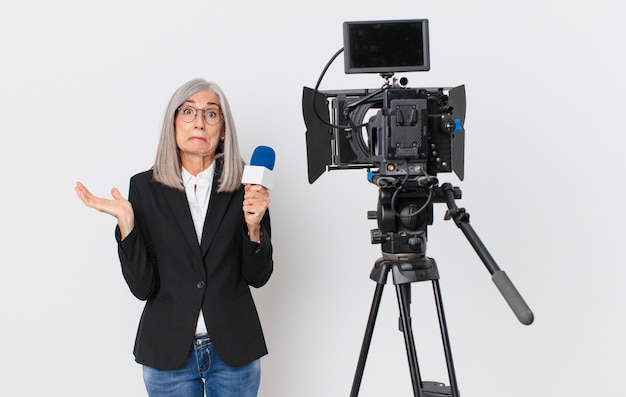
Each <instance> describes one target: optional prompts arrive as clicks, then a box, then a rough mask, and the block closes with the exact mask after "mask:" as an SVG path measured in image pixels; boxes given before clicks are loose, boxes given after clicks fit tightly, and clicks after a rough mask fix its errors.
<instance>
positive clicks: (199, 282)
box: [196, 281, 204, 289]
mask: <svg viewBox="0 0 626 397" xmlns="http://www.w3.org/2000/svg"><path fill="white" fill-rule="evenodd" d="M196 287H197V288H199V289H202V288H204V281H198V284H196Z"/></svg>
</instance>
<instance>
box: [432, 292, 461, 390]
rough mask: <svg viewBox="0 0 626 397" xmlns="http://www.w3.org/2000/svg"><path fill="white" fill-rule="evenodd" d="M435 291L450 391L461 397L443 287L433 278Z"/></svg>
mask: <svg viewBox="0 0 626 397" xmlns="http://www.w3.org/2000/svg"><path fill="white" fill-rule="evenodd" d="M433 293H434V295H435V301H436V304H437V315H438V316H439V329H440V330H441V339H442V341H443V348H444V353H445V355H446V364H447V366H448V378H449V380H450V391H451V392H452V397H459V389H458V386H457V383H456V373H455V371H454V363H453V362H452V348H451V347H450V337H449V336H448V326H447V324H446V316H445V314H444V312H443V300H442V299H441V289H440V288H439V281H438V280H433Z"/></svg>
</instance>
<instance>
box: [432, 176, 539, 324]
mask: <svg viewBox="0 0 626 397" xmlns="http://www.w3.org/2000/svg"><path fill="white" fill-rule="evenodd" d="M441 189H442V191H443V196H444V200H445V202H446V204H447V205H448V210H447V211H446V215H445V218H444V219H445V220H450V219H453V220H454V223H455V224H456V225H457V226H458V227H459V229H461V231H462V232H463V234H464V235H465V237H466V238H467V240H468V241H469V243H470V244H471V245H472V247H474V250H475V251H476V253H477V254H478V256H479V257H480V259H481V260H482V261H483V263H484V264H485V266H486V267H487V270H488V271H489V273H490V274H491V279H492V280H493V282H494V284H495V285H496V287H497V288H498V290H499V291H500V293H501V294H502V296H503V297H504V299H505V300H506V302H507V303H508V304H509V306H510V307H511V310H513V313H515V315H516V316H517V319H518V320H519V321H520V322H521V323H522V324H525V325H530V324H532V322H533V320H534V315H533V312H532V311H531V310H530V308H529V307H528V305H527V304H526V302H525V301H524V299H523V298H522V296H521V295H520V293H519V292H518V291H517V289H516V288H515V286H514V285H513V283H512V282H511V280H510V279H509V277H508V276H507V275H506V273H505V272H504V271H503V270H500V268H499V267H498V264H497V263H496V261H495V260H494V259H493V257H492V256H491V254H490V253H489V251H487V248H486V247H485V245H484V244H483V243H482V241H480V238H479V237H478V235H477V234H476V232H475V231H474V228H472V226H471V225H470V223H469V218H470V216H469V214H468V213H467V212H466V211H465V208H459V207H457V205H456V202H455V199H456V197H455V193H457V192H458V190H455V189H457V188H455V187H453V186H452V185H451V184H450V183H444V184H443V185H441Z"/></svg>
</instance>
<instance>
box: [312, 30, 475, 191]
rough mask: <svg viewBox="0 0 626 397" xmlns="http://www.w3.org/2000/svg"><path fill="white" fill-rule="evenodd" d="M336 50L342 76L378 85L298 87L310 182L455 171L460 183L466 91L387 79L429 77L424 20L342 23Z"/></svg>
mask: <svg viewBox="0 0 626 397" xmlns="http://www.w3.org/2000/svg"><path fill="white" fill-rule="evenodd" d="M343 50H344V52H345V72H346V73H379V74H380V75H381V76H382V77H383V78H384V79H385V84H384V85H383V86H382V88H380V89H357V90H330V91H321V90H318V89H317V88H316V89H311V88H307V87H304V90H303V95H302V107H303V114H304V121H305V124H306V126H307V133H306V140H307V158H308V171H309V182H310V183H313V182H314V181H315V180H316V179H317V178H318V177H319V176H320V175H321V174H322V173H324V172H325V171H327V170H336V169H354V168H367V169H369V170H373V171H374V172H376V173H377V174H378V175H379V176H383V177H391V178H409V177H420V176H432V177H434V176H436V175H437V173H440V172H455V173H456V175H457V176H458V177H459V178H460V179H461V180H462V179H463V177H464V166H463V163H464V154H463V153H464V144H465V131H464V128H463V123H464V120H465V87H464V86H462V85H461V86H457V87H453V88H450V87H443V88H409V87H407V86H406V84H407V80H406V79H405V78H401V79H400V80H399V82H398V80H397V79H396V78H393V76H394V74H395V73H396V72H399V71H426V70H429V68H430V57H429V44H428V21H427V20H424V19H420V20H401V21H373V22H344V48H343ZM390 78H393V80H392V82H389V79H390Z"/></svg>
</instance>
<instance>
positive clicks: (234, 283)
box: [76, 79, 273, 397]
mask: <svg viewBox="0 0 626 397" xmlns="http://www.w3.org/2000/svg"><path fill="white" fill-rule="evenodd" d="M243 168H244V161H243V159H242V158H241V155H240V153H239V147H238V143H237V135H236V130H235V125H234V122H233V118H232V115H231V111H230V107H229V105H228V101H227V100H226V97H225V96H224V94H223V92H222V90H221V89H220V88H219V87H218V86H217V85H216V84H215V83H211V82H206V81H205V80H202V79H195V80H192V81H189V82H188V83H186V84H184V85H183V86H182V87H180V88H179V89H178V90H177V91H176V92H175V93H174V95H173V96H172V99H171V100H170V103H169V106H168V108H167V110H166V115H165V120H164V122H163V128H162V131H161V138H160V142H159V147H158V149H157V155H156V160H155V163H154V167H153V168H152V169H151V170H148V171H145V172H142V173H139V174H137V175H135V176H133V177H132V178H131V180H130V192H129V197H128V200H126V199H124V198H123V197H122V195H121V194H120V192H119V191H118V190H117V189H116V188H113V189H112V191H111V193H112V196H113V199H105V198H100V197H96V196H94V195H93V194H91V193H90V192H89V190H87V188H85V186H84V185H83V184H81V183H80V182H78V183H77V184H76V193H77V194H78V196H79V197H80V199H81V200H82V201H83V202H84V203H85V205H87V206H88V207H91V208H95V209H97V210H99V211H101V212H105V213H108V214H110V215H113V216H114V217H116V218H117V222H118V225H117V227H116V230H115V236H116V239H117V241H118V254H119V258H120V262H121V265H122V273H123V275H124V279H125V280H126V283H127V284H128V286H129V288H130V290H131V291H132V293H133V294H134V295H135V296H136V297H137V298H139V299H141V300H145V301H146V305H145V308H144V311H143V314H142V316H141V320H140V323H139V329H138V331H137V337H136V340H135V348H134V354H135V359H136V361H137V362H138V363H140V364H142V365H143V374H144V382H145V384H146V389H147V390H148V394H149V395H150V396H151V397H155V396H157V397H158V396H202V395H203V394H204V393H205V392H206V395H207V396H219V397H235V396H236V397H247V396H256V395H257V392H258V388H259V383H260V362H259V359H260V357H261V356H263V355H265V354H267V349H266V346H265V340H264V337H263V332H262V330H261V325H260V322H259V318H258V314H257V311H256V308H255V305H254V302H253V299H252V295H251V293H250V286H253V287H261V286H263V285H264V284H265V283H266V282H267V281H268V279H269V277H270V275H271V273H272V270H273V260H272V244H271V239H270V237H271V228H270V219H269V212H268V206H269V203H270V197H269V193H268V191H267V190H266V189H265V188H264V187H263V186H260V185H246V186H245V187H242V186H241V177H242V173H243Z"/></svg>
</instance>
